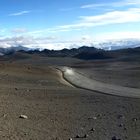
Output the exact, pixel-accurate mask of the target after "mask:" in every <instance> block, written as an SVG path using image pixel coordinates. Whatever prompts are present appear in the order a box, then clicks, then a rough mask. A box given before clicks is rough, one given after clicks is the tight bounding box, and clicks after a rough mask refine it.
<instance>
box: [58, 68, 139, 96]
mask: <svg viewBox="0 0 140 140" xmlns="http://www.w3.org/2000/svg"><path fill="white" fill-rule="evenodd" d="M60 70H61V71H62V72H63V76H64V78H65V79H66V80H67V81H69V82H70V83H72V84H73V85H75V86H77V87H80V88H84V89H88V90H93V91H98V92H101V93H106V94H112V95H117V96H126V97H133V98H140V89H136V88H129V87H123V86H119V85H113V84H107V83H102V82H99V81H96V80H93V79H89V78H87V77H86V76H84V75H82V74H81V73H78V71H76V70H74V69H72V68H69V67H61V68H60Z"/></svg>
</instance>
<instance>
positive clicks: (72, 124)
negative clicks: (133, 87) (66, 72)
mask: <svg viewBox="0 0 140 140" xmlns="http://www.w3.org/2000/svg"><path fill="white" fill-rule="evenodd" d="M33 60H34V61H33ZM57 61H58V62H59V63H57ZM60 62H61V63H60ZM72 63H75V64H72ZM80 63H82V61H81V60H69V59H68V60H67V58H62V59H61V58H60V59H58V58H56V59H55V58H52V59H51V58H37V59H35V58H34V59H32V58H31V59H25V60H18V61H1V63H0V139H1V140H8V139H9V140H69V139H70V138H72V140H75V139H77V138H76V137H78V136H79V137H80V138H78V139H79V140H80V139H86V140H112V138H113V137H114V136H115V137H116V138H117V139H121V140H125V139H126V140H139V139H140V99H137V98H128V97H119V96H112V95H106V94H100V93H98V92H92V91H88V90H84V89H79V88H75V87H72V86H70V85H69V84H68V83H67V82H66V81H64V80H63V79H62V75H61V74H60V73H59V72H58V71H57V70H55V69H54V68H55V66H56V65H67V66H71V67H74V65H76V66H78V64H80ZM52 64H53V65H52ZM80 69H81V70H83V69H82V68H80ZM89 70H91V69H89ZM100 70H102V68H100ZM92 72H93V70H92ZM93 73H94V72H93ZM98 74H99V73H98ZM101 74H102V75H101V76H103V73H101ZM104 76H105V75H104ZM110 76H111V75H110ZM96 78H97V76H96ZM101 79H102V78H101ZM98 80H100V79H98ZM102 80H103V79H102ZM118 80H119V78H118V79H117V80H116V81H115V79H114V81H115V82H118ZM137 80H138V81H137V82H140V81H139V80H140V79H139V77H138V76H137ZM112 81H113V78H112ZM118 83H119V82H118ZM120 83H121V82H120ZM116 84H117V83H116ZM129 85H130V83H129ZM137 88H139V85H138V84H137ZM20 115H26V116H27V117H28V118H27V119H22V118H20ZM84 136H85V138H84Z"/></svg>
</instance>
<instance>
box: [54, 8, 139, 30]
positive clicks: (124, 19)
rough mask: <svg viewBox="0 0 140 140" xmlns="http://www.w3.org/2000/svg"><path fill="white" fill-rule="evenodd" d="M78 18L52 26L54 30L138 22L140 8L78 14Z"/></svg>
mask: <svg viewBox="0 0 140 140" xmlns="http://www.w3.org/2000/svg"><path fill="white" fill-rule="evenodd" d="M79 18H80V19H79V20H78V21H77V22H76V23H74V24H68V25H62V26H58V27H57V28H54V31H63V30H68V31H71V30H80V29H84V28H91V27H94V26H100V25H109V24H120V23H132V22H140V8H130V9H128V10H125V11H111V12H106V13H104V14H101V15H96V16H80V17H79ZM52 30H53V28H52Z"/></svg>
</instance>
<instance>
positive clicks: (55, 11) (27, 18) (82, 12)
mask: <svg viewBox="0 0 140 140" xmlns="http://www.w3.org/2000/svg"><path fill="white" fill-rule="evenodd" d="M0 9H1V10H0V17H1V18H0V47H9V46H11V45H24V46H29V47H31V46H36V47H39V46H40V47H42V48H47V47H48V48H50V49H59V48H63V47H68V46H70V45H71V44H78V43H85V44H86V43H92V42H94V41H98V42H100V41H103V40H110V39H125V38H126V39H127V38H140V28H139V27H140V0H120V1H119V0H108V1H106V0H71V1H68V0H1V1H0Z"/></svg>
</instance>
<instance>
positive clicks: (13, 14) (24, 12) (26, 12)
mask: <svg viewBox="0 0 140 140" xmlns="http://www.w3.org/2000/svg"><path fill="white" fill-rule="evenodd" d="M30 12H31V11H20V12H17V13H12V14H9V16H21V15H24V14H28V13H30Z"/></svg>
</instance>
